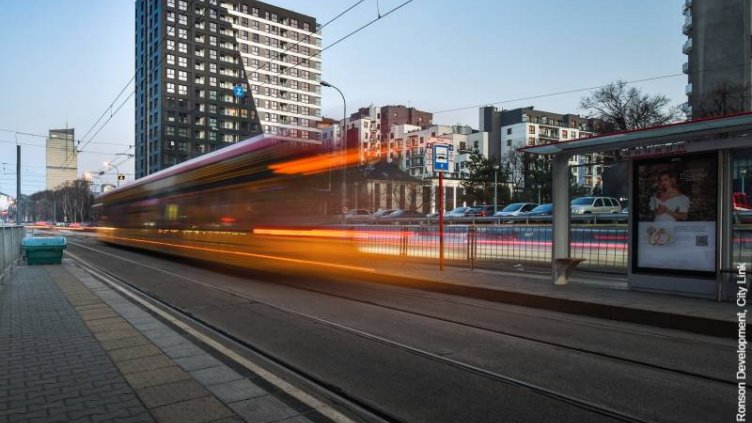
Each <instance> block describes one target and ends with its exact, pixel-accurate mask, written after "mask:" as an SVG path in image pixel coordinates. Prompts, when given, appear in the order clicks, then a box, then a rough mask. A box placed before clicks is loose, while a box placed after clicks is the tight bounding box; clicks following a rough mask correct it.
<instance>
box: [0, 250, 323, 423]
mask: <svg viewBox="0 0 752 423" xmlns="http://www.w3.org/2000/svg"><path fill="white" fill-rule="evenodd" d="M249 376H252V375H247V374H245V375H244V374H241V373H239V372H237V371H235V370H233V369H231V368H230V367H228V366H226V365H225V364H224V363H222V362H221V361H220V360H217V359H216V358H215V357H213V356H212V355H211V354H209V353H207V352H206V351H204V350H203V349H201V348H200V347H198V346H196V345H195V344H194V343H192V342H191V341H190V340H188V339H186V338H185V337H183V336H182V335H180V334H178V333H176V332H175V331H174V330H172V329H171V328H170V327H168V326H167V325H165V324H164V323H162V322H161V321H159V320H157V319H156V318H154V317H153V316H151V315H150V314H149V313H147V312H145V311H143V310H142V309H140V308H139V307H137V306H135V305H133V304H132V303H130V302H128V301H127V300H125V299H124V298H123V297H121V296H120V295H119V294H117V293H116V292H114V291H113V290H111V289H110V288H108V287H106V286H104V285H103V284H102V283H101V282H99V281H97V280H96V279H94V278H93V277H92V276H91V275H89V274H88V273H86V272H84V271H83V270H81V269H79V268H77V267H75V266H73V265H70V264H64V265H62V266H18V267H17V268H16V269H15V271H14V272H13V274H12V275H11V277H10V278H6V281H5V282H4V283H3V285H0V423H4V422H37V421H39V422H61V421H81V422H99V421H123V422H150V421H160V422H181V423H182V422H213V421H217V422H219V421H221V422H232V421H249V422H277V421H284V422H290V423H305V422H309V421H311V420H314V421H322V420H325V419H322V418H321V417H322V416H321V415H320V414H318V413H317V412H316V411H315V410H311V409H310V408H307V407H305V406H302V405H301V404H297V403H295V402H294V401H293V402H290V401H285V400H284V395H282V396H281V397H280V396H279V395H278V393H275V392H273V391H274V390H273V389H272V390H271V391H269V390H268V389H269V387H268V386H267V387H266V389H265V388H262V387H261V386H259V384H257V383H254V382H253V377H249ZM262 385H263V383H262ZM280 398H281V399H282V400H281V399H280Z"/></svg>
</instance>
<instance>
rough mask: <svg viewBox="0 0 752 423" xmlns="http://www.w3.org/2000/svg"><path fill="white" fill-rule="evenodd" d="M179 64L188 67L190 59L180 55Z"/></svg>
mask: <svg viewBox="0 0 752 423" xmlns="http://www.w3.org/2000/svg"><path fill="white" fill-rule="evenodd" d="M178 66H181V67H184V68H187V67H188V59H187V58H185V57H178Z"/></svg>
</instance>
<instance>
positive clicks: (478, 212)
mask: <svg viewBox="0 0 752 423" xmlns="http://www.w3.org/2000/svg"><path fill="white" fill-rule="evenodd" d="M497 209H498V208H497ZM494 213H495V212H494V206H489V205H482V206H472V207H470V212H469V213H468V214H467V216H481V217H486V216H493V214H494Z"/></svg>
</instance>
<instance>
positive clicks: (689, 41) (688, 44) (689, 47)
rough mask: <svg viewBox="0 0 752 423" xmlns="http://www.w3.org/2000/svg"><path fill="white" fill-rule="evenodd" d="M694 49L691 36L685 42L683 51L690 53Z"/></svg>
mask: <svg viewBox="0 0 752 423" xmlns="http://www.w3.org/2000/svg"><path fill="white" fill-rule="evenodd" d="M691 51H692V39H691V38H689V39H687V41H685V42H684V45H683V46H682V53H684V54H689V53H690V52H691Z"/></svg>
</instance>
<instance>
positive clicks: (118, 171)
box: [104, 162, 120, 187]
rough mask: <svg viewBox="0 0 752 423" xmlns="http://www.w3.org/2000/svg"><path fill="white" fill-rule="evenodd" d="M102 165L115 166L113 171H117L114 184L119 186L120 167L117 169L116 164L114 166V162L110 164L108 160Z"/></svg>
mask: <svg viewBox="0 0 752 423" xmlns="http://www.w3.org/2000/svg"><path fill="white" fill-rule="evenodd" d="M104 166H105V167H108V166H109V167H114V168H115V172H117V182H115V186H117V187H120V169H118V167H117V166H115V165H114V164H112V163H110V162H104Z"/></svg>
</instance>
